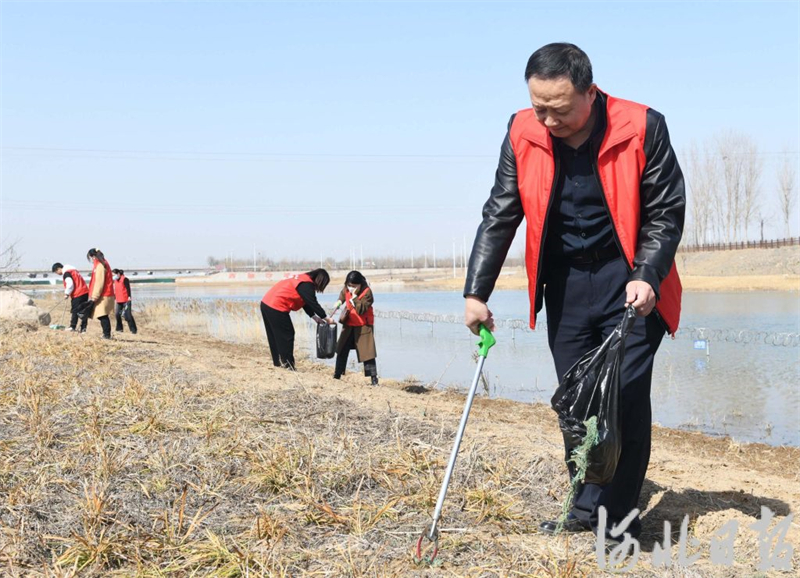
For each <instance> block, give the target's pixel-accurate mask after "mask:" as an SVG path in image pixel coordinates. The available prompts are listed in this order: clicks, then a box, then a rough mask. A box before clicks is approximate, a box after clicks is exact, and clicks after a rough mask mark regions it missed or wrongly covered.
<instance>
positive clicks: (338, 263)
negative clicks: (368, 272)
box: [207, 254, 524, 271]
mask: <svg viewBox="0 0 800 578" xmlns="http://www.w3.org/2000/svg"><path fill="white" fill-rule="evenodd" d="M207 263H208V266H209V267H211V268H219V269H226V270H228V271H253V270H254V269H255V270H256V271H310V270H311V269H316V268H317V267H320V266H321V267H324V268H326V269H330V270H336V271H342V270H346V269H360V268H362V262H361V259H356V260H355V261H351V260H350V259H334V258H328V259H323V260H322V261H321V262H320V261H319V260H315V261H312V260H308V259H281V260H274V259H263V260H262V259H257V260H256V262H255V263H253V261H252V259H251V260H246V259H236V258H230V257H229V258H227V259H219V258H217V257H213V256H210V257H208V259H207ZM523 263H524V256H522V255H520V256H517V257H513V256H512V255H510V254H509V256H508V258H507V259H506V266H508V267H518V266H522V265H523ZM426 265H427V267H428V268H432V267H434V266H435V267H436V268H437V269H448V270H452V268H453V257H452V255H446V256H444V257H441V258H439V259H437V261H436V263H435V264H434V262H433V259H432V257H431V256H428V259H427V262H426V260H425V258H424V257H422V256H419V257H414V259H412V258H411V257H374V256H372V257H369V258H367V257H366V256H365V257H364V262H363V268H364V269H410V268H422V267H425V266H426ZM456 266H457V267H458V268H459V269H461V268H463V267H464V263H463V260H462V259H461V257H457V259H456Z"/></svg>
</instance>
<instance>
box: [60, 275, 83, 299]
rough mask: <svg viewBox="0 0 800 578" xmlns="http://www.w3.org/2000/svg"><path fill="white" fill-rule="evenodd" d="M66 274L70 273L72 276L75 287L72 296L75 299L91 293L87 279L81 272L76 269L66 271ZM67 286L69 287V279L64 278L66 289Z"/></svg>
mask: <svg viewBox="0 0 800 578" xmlns="http://www.w3.org/2000/svg"><path fill="white" fill-rule="evenodd" d="M64 274H66V275H69V276H70V277H71V278H72V283H73V286H74V289H73V290H72V295H71V297H72V298H73V299H76V298H77V297H80V296H82V295H86V294H87V293H89V288H88V287H87V286H86V281H84V280H83V276H82V275H81V274H80V273H78V272H77V271H76V270H75V269H70V270H69V271H64ZM66 288H67V280H66V279H64V289H66Z"/></svg>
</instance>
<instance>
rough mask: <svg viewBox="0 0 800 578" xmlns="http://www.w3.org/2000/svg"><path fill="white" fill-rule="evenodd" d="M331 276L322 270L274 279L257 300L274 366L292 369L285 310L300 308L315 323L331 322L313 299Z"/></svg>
mask: <svg viewBox="0 0 800 578" xmlns="http://www.w3.org/2000/svg"><path fill="white" fill-rule="evenodd" d="M330 281H331V277H330V275H328V272H327V271H326V270H325V269H314V270H313V271H309V272H308V273H302V274H300V275H293V276H292V277H289V278H287V279H283V280H281V281H278V282H277V283H276V284H275V285H273V286H272V288H271V289H270V290H269V291H267V293H266V294H265V295H264V298H263V299H262V300H261V317H263V318H264V328H265V329H266V331H267V341H268V342H269V350H270V353H272V363H273V365H275V367H285V368H287V369H292V370H294V369H295V363H294V325H293V324H292V318H291V317H290V315H289V313H290V312H291V311H299V310H300V309H302V310H303V311H305V312H306V314H308V316H309V317H311V318H312V319H314V320H315V321H316V322H317V323H331V324H332V323H334V321H333V319H331V318H330V317H328V316H327V314H326V313H325V310H324V309H323V308H322V306H321V305H320V304H319V302H318V301H317V295H316V294H317V293H322V292H323V291H325V287H327V286H328V283H330Z"/></svg>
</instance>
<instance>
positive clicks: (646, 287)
mask: <svg viewBox="0 0 800 578" xmlns="http://www.w3.org/2000/svg"><path fill="white" fill-rule="evenodd" d="M625 291H626V293H627V296H626V297H625V307H628V306H629V305H633V308H634V309H636V314H637V315H638V316H639V317H646V316H648V315H650V312H651V311H652V310H653V307H655V306H656V292H655V291H653V288H652V287H650V284H649V283H647V282H645V281H631V282H630V283H628V284H627V285H626V287H625Z"/></svg>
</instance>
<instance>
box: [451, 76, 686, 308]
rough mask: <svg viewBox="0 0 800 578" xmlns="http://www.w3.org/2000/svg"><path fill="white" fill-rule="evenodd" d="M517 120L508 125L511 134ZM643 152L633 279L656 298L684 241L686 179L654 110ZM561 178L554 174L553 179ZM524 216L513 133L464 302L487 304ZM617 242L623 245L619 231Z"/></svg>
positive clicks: (487, 208)
mask: <svg viewBox="0 0 800 578" xmlns="http://www.w3.org/2000/svg"><path fill="white" fill-rule="evenodd" d="M598 98H600V99H601V104H602V111H603V113H604V114H605V110H606V104H605V98H604V96H603V93H601V92H599V91H598ZM514 116H516V115H514ZM514 116H512V117H511V120H510V121H509V123H508V128H509V130H510V128H511V124H512V123H513V122H514ZM603 136H604V133H600V134H599V135H597V136H596V137H595V138H597V139H598V142H597V144H596V146H594V151H595V159H594V161H593V162H594V163H595V167H594V168H595V172H596V171H597V165H596V163H597V157H596V154H597V153H596V151H597V150H598V149H599V148H600V147H599V144H600V142H602V139H603ZM644 152H645V158H646V159H647V161H646V165H645V168H644V172H643V173H642V181H641V185H640V198H641V211H640V220H641V225H640V230H639V239H638V242H637V248H636V255H635V257H634V262H633V264H634V267H633V271H631V275H630V280H631V281H633V280H641V281H646V282H647V283H649V284H650V286H651V287H652V288H653V290H654V291H655V292H656V295H658V293H659V286H660V283H661V281H662V280H663V279H664V277H666V276H667V274H668V273H669V271H670V268H671V267H672V263H673V261H674V259H675V252H676V251H677V249H678V243H679V242H680V240H681V234H682V232H683V220H684V211H685V205H686V194H685V189H684V182H683V174H682V173H681V169H680V166H678V159H677V157H676V155H675V152H674V151H673V150H672V146H671V145H670V141H669V133H668V131H667V125H666V122H665V120H664V116H663V115H662V114H660V113H658V112H656V111H655V110H653V109H648V110H647V126H646V132H645V142H644ZM557 178H558V177H557V175H556V178H555V180H557ZM554 182H555V181H554ZM524 216H525V214H524V212H523V209H522V202H521V200H520V194H519V188H518V186H517V165H516V157H515V156H514V151H513V149H512V146H511V140H510V137H509V134H508V133H506V137H505V139H504V140H503V145H502V147H501V149H500V160H499V162H498V165H497V172H496V173H495V183H494V186H493V187H492V190H491V193H490V195H489V200H487V201H486V204H484V206H483V221H482V222H481V224H480V226H479V227H478V233H477V235H476V237H475V244H474V245H473V247H472V254H471V255H470V259H469V269H468V271H467V281H466V284H465V286H464V296H465V297H467V296H469V295H474V296H476V297H479V298H480V299H482V300H484V301H488V299H489V296H490V295H491V294H492V291H493V290H494V286H495V283H496V281H497V277H498V276H499V275H500V270H501V268H502V266H503V263H504V262H505V259H506V255H507V254H508V250H509V248H510V247H511V243H512V241H513V240H514V235H515V233H516V231H517V228H518V227H519V225H520V223H521V222H522V219H523V217H524ZM609 219H610V216H609ZM614 237H615V240H616V241H617V245H618V246H619V240H618V238H617V234H616V231H615V232H614ZM542 242H544V240H542ZM620 253H622V250H621V249H620ZM540 265H541V264H540ZM540 283H541V281H540ZM538 289H539V290H537V292H536V294H537V297H538V298H537V303H536V309H535V310H536V311H539V310H540V309H541V295H542V291H541V287H539V288H538Z"/></svg>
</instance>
